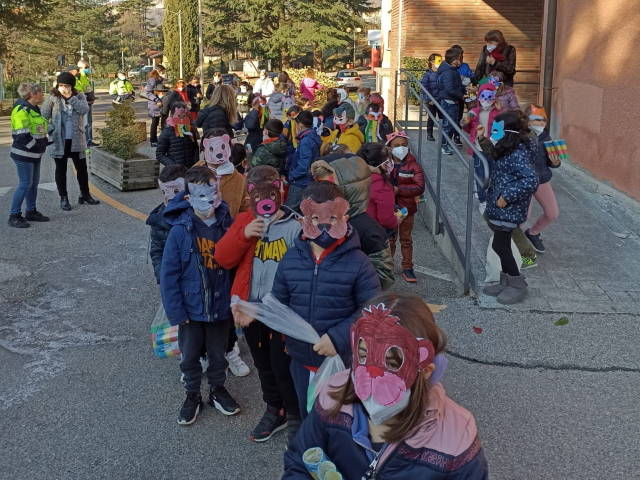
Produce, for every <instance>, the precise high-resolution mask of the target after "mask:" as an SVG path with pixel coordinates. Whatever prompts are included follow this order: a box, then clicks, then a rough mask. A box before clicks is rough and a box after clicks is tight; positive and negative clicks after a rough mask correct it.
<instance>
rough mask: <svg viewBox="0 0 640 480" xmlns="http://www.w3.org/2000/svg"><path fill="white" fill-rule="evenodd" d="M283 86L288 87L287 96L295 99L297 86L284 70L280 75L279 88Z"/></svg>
mask: <svg viewBox="0 0 640 480" xmlns="http://www.w3.org/2000/svg"><path fill="white" fill-rule="evenodd" d="M282 85H286V86H287V93H286V95H288V96H290V97H293V96H294V95H295V94H296V84H295V83H293V80H291V77H290V76H289V74H288V73H287V72H285V71H284V70H283V71H281V72H280V73H279V74H278V87H281V86H282Z"/></svg>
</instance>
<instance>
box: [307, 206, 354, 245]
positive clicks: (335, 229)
mask: <svg viewBox="0 0 640 480" xmlns="http://www.w3.org/2000/svg"><path fill="white" fill-rule="evenodd" d="M300 210H301V211H302V215H304V217H303V219H302V234H303V236H304V238H306V239H309V240H314V239H316V238H318V237H320V236H321V235H323V234H324V233H326V234H328V235H329V236H330V237H331V238H332V239H333V240H338V239H340V238H342V237H344V236H345V235H346V234H347V230H348V226H347V216H346V215H347V211H348V210H349V202H347V201H346V200H345V199H344V198H342V197H338V198H335V199H333V200H329V201H327V202H323V203H318V202H315V201H314V200H313V199H311V198H305V199H304V200H303V201H302V203H301V204H300Z"/></svg>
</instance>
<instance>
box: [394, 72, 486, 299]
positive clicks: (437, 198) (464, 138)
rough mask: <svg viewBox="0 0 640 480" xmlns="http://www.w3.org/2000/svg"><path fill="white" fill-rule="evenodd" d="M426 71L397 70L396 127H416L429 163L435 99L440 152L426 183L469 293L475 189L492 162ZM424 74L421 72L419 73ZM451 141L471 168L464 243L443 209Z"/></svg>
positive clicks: (437, 230) (421, 155)
mask: <svg viewBox="0 0 640 480" xmlns="http://www.w3.org/2000/svg"><path fill="white" fill-rule="evenodd" d="M421 73H422V72H417V71H415V70H406V69H402V70H399V71H396V73H395V99H396V101H395V102H394V119H395V120H394V121H395V125H396V128H399V129H402V130H405V131H407V132H409V131H412V132H415V133H417V143H418V149H417V158H418V159H419V161H420V163H421V164H422V165H423V167H424V166H425V165H426V161H427V158H426V152H425V151H424V149H423V143H424V136H425V134H426V132H425V123H426V121H425V117H426V114H427V112H428V104H429V103H431V104H432V105H433V108H435V109H436V110H437V112H438V115H434V116H433V117H432V119H433V122H434V124H435V126H436V127H437V128H438V130H437V136H436V153H435V161H436V173H435V178H432V177H430V176H429V174H428V172H427V169H426V168H424V170H425V183H426V187H427V192H428V194H429V196H430V197H431V199H432V200H433V203H434V206H435V212H434V213H435V221H434V223H433V229H434V232H433V233H434V235H436V236H438V235H445V234H446V236H447V237H448V239H449V240H450V242H451V245H452V247H453V251H454V252H455V255H456V256H457V258H458V260H459V261H460V264H461V265H462V267H463V269H464V274H463V279H462V280H463V289H464V293H465V294H468V293H469V291H470V290H471V286H472V285H473V284H474V283H475V282H474V279H473V275H472V272H471V234H472V228H473V208H474V205H473V204H474V196H473V193H474V189H475V181H476V180H477V181H478V183H480V184H481V185H484V186H485V187H486V186H487V184H488V181H489V163H488V161H487V159H486V158H485V156H484V154H483V153H482V151H481V150H480V149H479V148H478V147H477V146H476V145H475V144H474V143H472V142H471V140H470V139H469V136H468V135H467V134H466V133H464V132H463V131H462V129H461V128H460V126H459V125H458V119H453V118H451V117H450V116H449V115H448V114H447V112H446V111H445V110H444V109H443V108H442V107H441V106H440V104H439V103H438V101H437V100H436V99H435V98H434V97H433V96H432V95H431V94H430V93H429V92H428V91H427V90H426V89H425V88H424V87H423V86H422V85H421V84H420V76H421ZM418 75H420V76H418ZM402 87H404V105H403V107H404V119H402V118H401V117H400V116H399V115H398V100H399V98H400V96H399V95H401V94H402V92H400V89H401V88H402ZM412 99H413V100H414V101H415V102H417V104H418V105H417V107H418V119H417V122H415V121H414V122H412V121H410V120H409V104H410V103H411V102H410V101H411V100H412ZM445 119H446V120H447V121H448V122H449V123H450V125H451V127H452V129H453V130H454V131H455V132H456V134H457V135H459V137H460V140H461V142H462V145H463V147H462V148H464V147H467V148H468V149H469V150H471V151H472V152H473V153H474V154H475V155H477V157H478V158H479V159H480V163H481V166H482V170H483V171H484V174H483V178H480V177H478V176H477V175H476V172H475V168H474V163H473V158H471V157H469V156H468V155H467V154H466V153H465V152H464V151H462V149H461V147H458V146H457V145H456V144H455V142H454V140H453V139H452V138H451V137H450V136H449V135H447V134H446V133H445V132H444V128H443V122H444V120H445ZM445 144H447V145H448V146H449V148H450V149H451V150H452V151H453V153H454V156H453V158H454V159H457V160H458V161H460V162H461V163H462V164H463V165H464V167H465V168H466V172H467V178H466V180H467V198H466V221H465V224H464V232H462V233H463V236H464V244H461V242H460V241H459V239H458V235H457V234H456V233H457V232H455V231H454V228H453V226H452V224H451V222H450V221H449V217H448V215H447V212H446V211H445V210H444V209H443V206H442V194H443V191H442V147H443V146H444V145H445ZM428 160H429V161H430V162H432V161H433V160H434V158H432V157H430V158H429V159H428Z"/></svg>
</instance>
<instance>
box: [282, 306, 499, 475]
mask: <svg viewBox="0 0 640 480" xmlns="http://www.w3.org/2000/svg"><path fill="white" fill-rule="evenodd" d="M359 316H360V318H359V319H358V321H357V322H356V323H355V324H354V325H353V327H352V329H351V338H350V343H351V351H352V361H351V364H352V365H353V367H352V369H351V370H345V371H343V372H340V373H337V374H335V375H334V376H333V377H331V379H330V380H329V382H328V383H327V384H325V386H324V387H323V388H322V389H321V391H320V394H319V395H318V397H317V399H316V401H315V405H314V407H313V410H312V411H311V412H310V413H309V417H308V418H307V419H306V420H305V421H304V423H303V424H302V427H301V428H300V432H299V434H298V435H297V437H296V438H295V440H294V442H293V444H292V445H290V447H289V449H288V450H287V451H286V453H285V457H284V470H285V471H284V476H283V477H282V478H283V480H293V479H298V478H303V477H304V478H308V473H306V472H307V469H306V467H305V462H304V461H303V454H304V452H305V451H306V450H307V449H309V448H313V447H317V448H319V449H322V451H324V453H325V455H326V457H327V460H330V461H331V462H333V463H334V464H335V466H336V470H337V471H339V472H340V473H341V474H342V478H345V479H346V478H350V479H356V478H362V479H365V478H376V479H378V480H387V479H392V478H403V479H421V480H436V479H443V478H447V479H450V480H463V479H465V480H487V479H488V478H489V472H488V466H487V460H486V458H485V456H484V452H483V450H482V446H481V445H480V440H479V438H478V429H477V427H476V422H475V420H474V418H473V415H472V414H471V413H470V412H469V411H467V410H465V409H464V408H463V407H461V406H460V405H458V404H457V403H455V402H454V401H453V400H451V399H450V398H449V397H448V396H447V394H446V392H445V390H444V388H443V387H442V384H441V383H440V379H441V378H442V376H443V373H444V369H445V368H444V365H443V362H442V358H443V356H444V352H445V346H446V343H447V341H446V336H445V334H444V332H443V331H442V330H440V328H438V326H437V325H436V323H435V321H434V319H433V315H432V313H431V311H430V310H429V307H428V306H427V305H426V304H425V303H424V301H423V300H422V299H420V298H419V297H416V296H412V295H397V294H386V295H381V296H379V297H376V298H375V299H374V300H371V305H369V306H368V307H367V308H366V309H364V310H362V313H361V314H359Z"/></svg>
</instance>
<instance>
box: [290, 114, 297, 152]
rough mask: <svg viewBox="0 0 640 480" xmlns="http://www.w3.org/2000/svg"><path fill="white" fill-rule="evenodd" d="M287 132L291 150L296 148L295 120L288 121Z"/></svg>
mask: <svg viewBox="0 0 640 480" xmlns="http://www.w3.org/2000/svg"><path fill="white" fill-rule="evenodd" d="M289 132H290V135H291V143H292V145H293V148H298V143H299V142H298V122H296V121H295V119H291V120H289Z"/></svg>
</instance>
